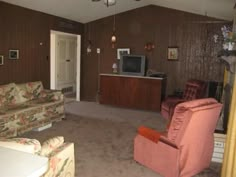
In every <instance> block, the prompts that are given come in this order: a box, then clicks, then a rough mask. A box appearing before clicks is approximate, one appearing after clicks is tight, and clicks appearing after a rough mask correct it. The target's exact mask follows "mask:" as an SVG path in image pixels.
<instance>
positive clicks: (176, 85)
mask: <svg viewBox="0 0 236 177" xmlns="http://www.w3.org/2000/svg"><path fill="white" fill-rule="evenodd" d="M115 17H116V36H117V43H116V46H115V49H112V48H111V43H110V38H111V35H112V25H113V16H110V17H106V18H103V19H100V20H97V21H93V22H90V23H87V24H86V25H85V38H84V53H86V46H87V40H88V39H90V40H91V41H92V53H90V54H85V56H84V60H83V63H82V73H83V78H82V98H83V99H85V100H94V99H95V98H96V92H97V88H98V79H99V77H98V76H99V73H111V72H112V64H113V63H114V62H117V63H118V62H119V61H118V60H117V59H116V49H117V48H130V49H131V54H142V55H146V56H147V59H148V69H152V70H155V71H160V72H165V73H166V74H167V75H168V81H167V93H172V92H173V91H174V90H175V89H183V87H184V84H185V82H186V81H187V79H189V78H196V79H202V80H213V81H222V80H223V64H221V63H220V62H219V60H218V59H217V52H218V51H220V50H221V48H222V45H221V42H220V41H219V42H217V43H215V42H214V40H213V35H214V34H218V35H219V36H220V35H221V27H222V26H223V25H224V24H231V22H224V21H222V20H219V19H213V18H209V17H206V16H200V15H195V14H191V13H187V12H182V11H177V10H172V9H167V8H163V7H158V6H153V5H150V6H146V7H143V8H138V9H135V10H132V11H128V12H125V13H121V14H117V15H116V16H115ZM147 42H153V43H154V44H155V49H154V50H153V51H151V52H147V51H145V49H144V45H145V44H146V43H147ZM170 46H177V47H178V48H179V60H178V61H168V60H167V48H168V47H170ZM96 48H101V53H100V54H97V53H96ZM99 62H100V66H99Z"/></svg>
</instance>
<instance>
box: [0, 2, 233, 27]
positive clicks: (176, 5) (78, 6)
mask: <svg viewBox="0 0 236 177" xmlns="http://www.w3.org/2000/svg"><path fill="white" fill-rule="evenodd" d="M0 1H1V0H0ZM2 1H5V2H7V3H11V4H15V5H19V6H22V7H26V8H29V9H34V10H37V11H40V12H45V13H47V14H52V15H56V16H59V17H64V18H67V19H71V20H74V21H77V22H81V23H87V22H90V21H93V20H97V19H100V18H103V17H106V16H110V15H113V14H114V13H120V12H125V11H127V10H131V9H135V8H138V7H143V6H146V5H150V4H153V5H158V6H163V7H168V8H173V9H177V10H183V11H187V12H192V13H196V14H201V15H207V16H210V17H216V18H220V19H225V20H233V13H234V11H233V10H234V9H233V7H234V4H235V0H141V1H135V0H117V3H116V5H115V6H111V7H106V6H105V5H104V3H103V1H104V0H101V1H100V2H92V0H2Z"/></svg>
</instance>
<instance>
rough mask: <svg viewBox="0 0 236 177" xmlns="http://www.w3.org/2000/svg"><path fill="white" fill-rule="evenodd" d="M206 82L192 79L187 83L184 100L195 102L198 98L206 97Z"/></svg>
mask: <svg viewBox="0 0 236 177" xmlns="http://www.w3.org/2000/svg"><path fill="white" fill-rule="evenodd" d="M206 86H207V84H206V82H204V81H201V80H197V79H190V80H188V81H187V83H186V85H185V89H184V93H183V99H184V100H193V99H197V98H203V97H204V96H205V91H206Z"/></svg>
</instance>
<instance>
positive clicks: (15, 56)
mask: <svg viewBox="0 0 236 177" xmlns="http://www.w3.org/2000/svg"><path fill="white" fill-rule="evenodd" d="M9 59H12V60H17V59H19V50H9Z"/></svg>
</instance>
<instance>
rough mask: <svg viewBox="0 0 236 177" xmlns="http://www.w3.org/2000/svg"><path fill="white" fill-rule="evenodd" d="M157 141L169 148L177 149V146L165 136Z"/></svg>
mask: <svg viewBox="0 0 236 177" xmlns="http://www.w3.org/2000/svg"><path fill="white" fill-rule="evenodd" d="M159 141H161V142H163V143H165V144H168V145H169V146H171V147H173V148H176V149H178V147H177V145H176V144H175V143H173V142H171V141H170V140H169V139H167V138H166V137H165V136H161V137H160V139H159Z"/></svg>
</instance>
